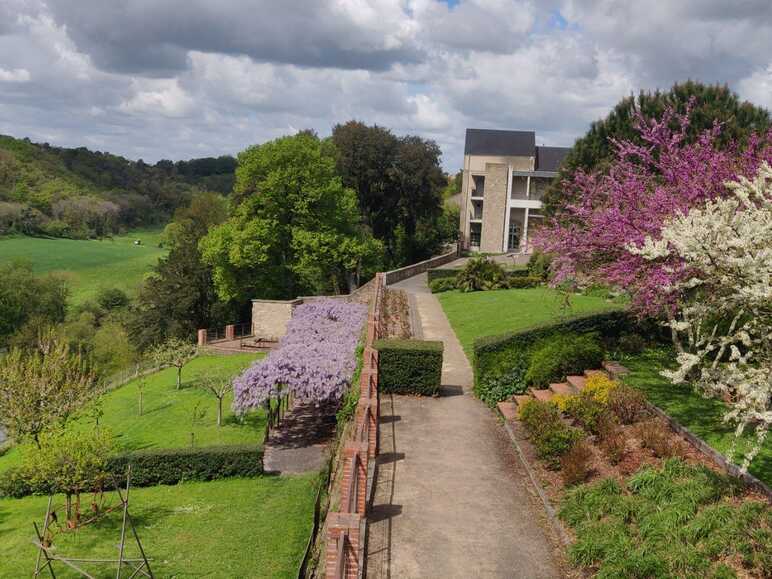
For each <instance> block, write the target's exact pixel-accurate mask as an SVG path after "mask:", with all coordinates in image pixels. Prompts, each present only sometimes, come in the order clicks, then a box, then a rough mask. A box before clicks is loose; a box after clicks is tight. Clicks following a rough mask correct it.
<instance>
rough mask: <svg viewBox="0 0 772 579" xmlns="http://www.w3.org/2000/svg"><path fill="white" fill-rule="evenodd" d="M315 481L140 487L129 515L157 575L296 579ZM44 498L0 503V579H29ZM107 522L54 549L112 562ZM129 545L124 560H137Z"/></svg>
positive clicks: (113, 517)
mask: <svg viewBox="0 0 772 579" xmlns="http://www.w3.org/2000/svg"><path fill="white" fill-rule="evenodd" d="M315 480H316V475H303V476H291V477H290V476H281V477H267V476H266V477H261V478H256V479H229V480H221V481H213V482H208V483H185V484H179V485H176V486H158V487H150V488H138V489H134V490H132V491H131V502H130V512H131V513H132V515H133V517H134V520H135V521H136V523H137V531H138V532H139V536H140V539H141V540H142V545H143V547H144V549H145V551H146V552H147V554H148V557H150V558H152V561H151V567H152V569H153V572H154V574H155V576H156V577H266V578H268V577H270V578H282V577H287V578H288V577H295V576H296V574H297V568H298V565H299V564H300V560H301V559H302V556H303V550H304V549H305V546H306V542H307V541H308V537H309V533H310V531H311V524H312V519H313V509H314V496H315V492H316V488H315ZM87 500H90V497H87ZM46 501H47V498H46V497H27V498H24V499H15V500H14V499H0V577H30V576H31V575H32V571H33V570H34V568H35V556H36V551H35V548H34V546H33V545H32V544H31V542H30V541H31V539H32V538H33V537H34V531H33V529H32V522H33V521H38V522H40V521H42V519H43V518H44V516H45V512H46ZM57 501H61V497H57ZM108 517H109V518H107V519H105V520H103V521H100V522H99V523H98V524H96V525H92V526H86V527H83V528H81V529H80V530H79V531H78V532H77V533H70V534H67V535H60V536H59V537H58V538H55V539H54V544H55V545H57V546H58V547H59V549H60V553H63V554H67V555H72V556H74V555H80V556H85V557H87V558H99V557H105V558H107V557H112V558H114V557H116V556H117V544H118V540H119V536H120V516H119V515H118V513H112V514H110V515H108ZM129 545H131V547H130V548H128V549H127V551H126V552H127V555H129V556H133V555H136V553H137V550H136V548H134V545H133V544H131V543H129ZM86 568H87V570H92V571H99V574H98V575H96V576H97V577H109V576H112V577H114V576H115V567H108V566H106V565H102V566H101V567H97V566H94V565H91V566H87V567H86ZM64 569H66V568H65V567H64V566H63V565H62V564H61V563H60V564H59V566H58V567H57V568H56V576H57V577H76V576H77V575H75V574H73V573H68V572H66V571H64ZM46 576H48V575H46ZM126 576H128V574H127V575H126Z"/></svg>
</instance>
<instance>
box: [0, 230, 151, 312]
mask: <svg viewBox="0 0 772 579" xmlns="http://www.w3.org/2000/svg"><path fill="white" fill-rule="evenodd" d="M160 238H161V230H160V229H158V230H155V229H147V230H138V231H133V232H130V233H127V234H125V235H117V236H115V237H114V238H112V239H104V240H76V239H49V238H40V237H24V236H14V237H0V263H3V262H9V261H14V260H19V259H20V260H25V261H28V262H30V263H31V264H32V267H33V269H34V271H35V273H38V274H45V273H57V274H62V275H63V276H64V277H65V278H66V279H67V280H68V285H69V287H70V291H71V292H72V295H71V301H72V303H75V304H79V303H82V302H84V301H87V300H89V299H91V298H93V297H94V296H95V295H96V293H97V292H98V291H99V289H100V288H103V287H117V288H120V289H122V290H124V291H126V292H128V293H130V294H133V293H134V292H135V291H136V289H137V288H138V286H139V284H140V282H141V281H142V279H143V277H144V275H145V274H146V273H147V272H148V271H150V268H151V267H152V266H153V265H155V263H156V262H157V261H158V258H159V257H161V256H163V255H164V254H165V253H166V250H165V249H162V248H160V247H158V242H159V241H160ZM135 239H139V240H141V241H142V245H134V240H135Z"/></svg>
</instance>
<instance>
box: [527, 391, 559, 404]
mask: <svg viewBox="0 0 772 579" xmlns="http://www.w3.org/2000/svg"><path fill="white" fill-rule="evenodd" d="M531 396H533V397H534V398H536V400H539V401H540V402H549V401H550V400H552V397H553V396H554V394H553V393H552V390H550V389H549V388H545V389H543V390H531Z"/></svg>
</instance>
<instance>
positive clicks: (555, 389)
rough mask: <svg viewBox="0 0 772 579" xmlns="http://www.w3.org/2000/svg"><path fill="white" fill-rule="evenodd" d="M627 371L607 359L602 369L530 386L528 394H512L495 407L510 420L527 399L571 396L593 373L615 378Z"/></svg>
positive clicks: (617, 363) (547, 399)
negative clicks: (536, 387) (544, 384)
mask: <svg viewBox="0 0 772 579" xmlns="http://www.w3.org/2000/svg"><path fill="white" fill-rule="evenodd" d="M627 373H629V370H628V369H627V368H625V367H624V366H622V364H620V363H619V362H614V361H611V360H607V361H605V362H603V370H585V371H584V376H568V377H567V378H566V381H565V382H556V383H554V384H550V385H549V388H543V389H533V388H531V389H529V390H528V394H520V395H516V396H513V397H512V398H511V399H509V400H505V401H503V402H499V403H498V405H497V407H498V409H499V412H500V413H501V415H502V416H503V417H504V420H509V421H512V420H515V419H516V418H517V409H518V408H520V407H521V406H522V405H523V404H524V403H525V402H527V401H528V400H531V399H536V400H540V401H541V402H549V401H550V400H552V398H553V397H554V396H555V395H557V394H561V395H563V396H571V395H573V394H576V393H578V392H580V391H581V390H582V388H584V387H585V386H586V385H587V379H588V378H590V377H591V376H593V375H596V374H601V375H604V376H610V377H611V378H614V379H615V378H619V377H620V376H624V375H625V374H627Z"/></svg>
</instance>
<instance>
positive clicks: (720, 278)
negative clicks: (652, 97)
mask: <svg viewBox="0 0 772 579" xmlns="http://www.w3.org/2000/svg"><path fill="white" fill-rule="evenodd" d="M726 186H727V189H728V191H729V193H730V194H729V195H728V196H727V197H724V198H719V199H715V200H712V201H708V202H707V203H706V204H705V205H704V206H702V207H698V208H693V209H691V210H690V211H689V212H688V214H686V215H678V216H676V217H675V218H673V219H672V220H671V221H669V222H668V223H667V224H666V225H665V227H664V229H663V230H662V237H661V239H658V240H653V239H651V238H647V239H646V241H645V243H644V244H643V245H641V246H633V245H631V246H628V250H629V251H630V252H631V253H634V254H637V255H641V256H643V257H645V258H646V259H649V260H665V259H667V258H668V257H672V256H677V257H679V258H680V262H681V264H682V265H681V267H683V268H685V270H684V271H685V272H686V273H688V275H686V276H684V277H683V279H684V281H683V282H679V283H677V284H675V285H674V286H672V287H666V288H663V290H664V291H666V292H676V295H678V296H679V308H678V313H677V315H676V316H675V317H674V318H673V319H671V320H670V321H669V322H668V325H669V326H670V328H671V331H672V332H673V335H674V338H675V341H676V348H677V351H678V358H677V359H678V364H679V365H678V368H676V369H675V370H673V371H668V372H665V375H666V376H667V377H668V378H669V379H671V380H672V381H673V382H674V383H683V382H686V381H689V382H694V383H695V384H696V385H697V386H698V387H699V388H700V389H701V390H702V391H703V392H705V393H706V394H708V395H712V396H718V397H721V398H723V399H724V400H726V401H727V402H728V403H729V408H730V409H729V412H727V414H726V415H725V419H726V420H727V421H731V422H733V423H735V424H736V425H737V429H736V435H737V437H736V438H735V440H737V438H739V437H740V436H741V435H742V434H743V433H744V432H746V431H748V430H755V434H756V442H755V444H754V445H753V446H752V448H751V449H750V450H749V451H748V452H747V453H745V456H744V458H743V463H742V465H741V468H742V469H743V470H747V468H748V466H749V465H750V463H751V461H752V460H753V458H754V457H755V456H756V454H757V453H758V451H759V449H760V448H761V446H762V444H763V442H764V440H765V437H766V435H767V432H768V429H769V426H770V424H772V168H770V166H769V165H768V164H767V163H763V164H762V165H761V167H760V168H759V171H758V173H757V175H756V176H755V177H754V178H753V180H749V179H747V178H745V177H741V178H739V179H738V180H737V181H735V182H728V183H726ZM733 451H734V446H733V448H732V452H730V457H731V454H732V453H733Z"/></svg>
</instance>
